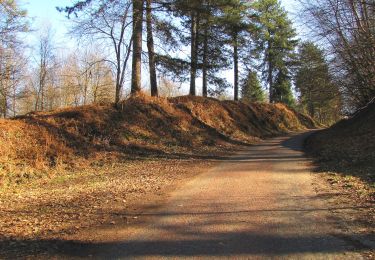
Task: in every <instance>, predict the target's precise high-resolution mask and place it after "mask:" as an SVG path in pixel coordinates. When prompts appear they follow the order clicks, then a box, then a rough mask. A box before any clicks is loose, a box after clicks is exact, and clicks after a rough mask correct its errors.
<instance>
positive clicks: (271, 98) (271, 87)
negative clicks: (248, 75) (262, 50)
mask: <svg viewBox="0 0 375 260" xmlns="http://www.w3.org/2000/svg"><path fill="white" fill-rule="evenodd" d="M267 48H268V60H267V62H268V77H267V81H268V84H269V99H270V100H269V102H270V103H273V102H274V100H273V99H274V95H273V94H274V93H273V92H274V89H273V77H272V71H273V65H272V60H271V56H270V51H271V45H270V43H268V47H267Z"/></svg>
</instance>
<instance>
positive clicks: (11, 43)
mask: <svg viewBox="0 0 375 260" xmlns="http://www.w3.org/2000/svg"><path fill="white" fill-rule="evenodd" d="M26 15H27V13H26V11H25V10H22V8H20V6H19V4H18V1H15V0H0V115H1V116H3V117H7V116H8V114H9V111H11V112H13V115H15V114H16V99H17V97H18V96H19V95H20V93H19V85H20V82H21V79H22V78H23V77H24V75H23V74H24V68H25V64H26V59H25V58H24V57H23V55H22V53H23V52H22V48H23V46H22V43H21V42H20V40H19V33H22V32H26V31H27V30H28V22H27V17H26Z"/></svg>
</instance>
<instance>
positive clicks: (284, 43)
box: [253, 0, 298, 105]
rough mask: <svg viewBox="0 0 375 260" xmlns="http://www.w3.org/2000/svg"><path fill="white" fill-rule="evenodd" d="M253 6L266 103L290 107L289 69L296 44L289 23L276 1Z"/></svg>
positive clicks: (291, 98)
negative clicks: (266, 94)
mask: <svg viewBox="0 0 375 260" xmlns="http://www.w3.org/2000/svg"><path fill="white" fill-rule="evenodd" d="M253 7H254V9H255V19H256V21H257V27H258V30H257V31H256V33H255V35H256V40H257V45H258V51H259V52H260V53H261V55H262V57H263V62H262V67H263V71H264V73H263V76H264V78H265V80H266V82H267V83H268V88H269V101H270V102H271V103H272V102H285V103H287V104H289V105H292V103H293V95H292V91H291V82H290V80H291V68H292V65H293V60H294V59H293V57H294V50H295V48H296V46H297V43H298V41H297V40H296V39H295V37H296V33H295V30H294V29H293V28H292V22H291V21H290V20H289V19H288V16H287V13H286V11H285V10H284V9H283V8H282V7H281V4H280V2H279V1H278V0H258V1H256V2H255V3H254V5H253Z"/></svg>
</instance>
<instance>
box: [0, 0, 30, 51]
mask: <svg viewBox="0 0 375 260" xmlns="http://www.w3.org/2000/svg"><path fill="white" fill-rule="evenodd" d="M26 16H27V12H26V11H25V10H23V9H21V8H20V6H19V3H18V1H17V0H0V40H1V43H2V45H3V44H10V43H13V44H14V43H15V42H18V38H17V37H15V36H16V35H17V34H18V33H20V32H27V31H28V22H27V20H26ZM2 47H3V46H2Z"/></svg>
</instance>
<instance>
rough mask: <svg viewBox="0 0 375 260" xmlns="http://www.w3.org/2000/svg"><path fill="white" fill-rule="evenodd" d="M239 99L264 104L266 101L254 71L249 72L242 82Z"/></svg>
mask: <svg viewBox="0 0 375 260" xmlns="http://www.w3.org/2000/svg"><path fill="white" fill-rule="evenodd" d="M241 99H242V100H243V101H246V102H264V101H265V100H266V94H265V93H264V91H263V89H262V85H261V84H260V81H259V78H258V75H257V73H256V72H255V71H249V73H248V75H247V77H246V79H245V80H243V82H242V88H241Z"/></svg>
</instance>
